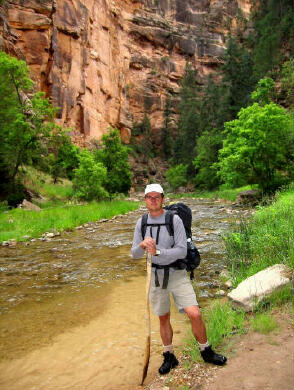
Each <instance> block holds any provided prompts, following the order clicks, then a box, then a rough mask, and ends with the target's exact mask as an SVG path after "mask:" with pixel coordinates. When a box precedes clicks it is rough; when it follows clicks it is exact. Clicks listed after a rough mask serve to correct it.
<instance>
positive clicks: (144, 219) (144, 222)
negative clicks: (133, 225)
mask: <svg viewBox="0 0 294 390" xmlns="http://www.w3.org/2000/svg"><path fill="white" fill-rule="evenodd" d="M147 219H148V213H146V214H144V215H142V220H141V234H142V238H143V240H144V238H145V234H146V230H147Z"/></svg>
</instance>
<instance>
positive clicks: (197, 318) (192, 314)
mask: <svg viewBox="0 0 294 390" xmlns="http://www.w3.org/2000/svg"><path fill="white" fill-rule="evenodd" d="M184 310H185V313H186V314H187V316H188V317H189V319H190V321H191V325H192V332H193V335H194V337H195V338H196V340H197V341H198V343H200V344H205V343H207V336H206V328H205V325H204V322H203V320H202V316H201V313H200V310H199V307H198V306H189V307H186V308H185V309H184Z"/></svg>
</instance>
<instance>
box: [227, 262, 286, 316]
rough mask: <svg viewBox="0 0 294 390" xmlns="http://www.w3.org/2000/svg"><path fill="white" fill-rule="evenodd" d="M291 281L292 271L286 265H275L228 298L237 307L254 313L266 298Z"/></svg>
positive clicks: (248, 280)
mask: <svg viewBox="0 0 294 390" xmlns="http://www.w3.org/2000/svg"><path fill="white" fill-rule="evenodd" d="M290 279H291V271H290V270H289V269H288V268H287V267H286V266H285V265H284V264H275V265H273V266H271V267H268V268H266V269H264V270H262V271H260V272H258V273H257V274H255V275H253V276H250V277H249V278H247V279H246V280H244V281H243V282H241V283H240V284H239V285H238V287H237V288H235V289H234V290H232V291H231V292H230V293H229V294H228V297H229V299H230V300H231V301H232V302H233V303H234V304H235V305H236V306H240V307H242V308H243V309H244V310H245V311H252V310H253V309H254V306H255V305H256V304H257V303H258V302H260V301H261V300H262V299H263V298H264V297H265V296H267V295H269V294H271V293H272V292H273V291H274V290H276V289H278V288H279V287H281V286H283V285H285V284H287V283H289V282H290Z"/></svg>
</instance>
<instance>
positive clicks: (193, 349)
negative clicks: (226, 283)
mask: <svg viewBox="0 0 294 390" xmlns="http://www.w3.org/2000/svg"><path fill="white" fill-rule="evenodd" d="M202 315H203V319H204V322H205V324H206V331H207V337H208V340H209V342H210V343H211V344H212V346H213V348H216V347H218V346H219V345H221V344H222V343H223V341H224V339H226V338H228V337H231V336H232V335H233V334H241V333H244V332H245V313H244V312H243V311H242V310H239V311H237V310H234V309H233V308H232V306H231V305H230V304H229V303H220V302H219V301H216V302H215V303H214V304H213V305H212V306H211V307H209V308H208V309H204V311H203V313H202ZM184 354H185V355H188V356H189V357H190V358H191V360H192V361H199V360H201V356H200V352H199V348H198V343H197V341H196V339H195V337H194V336H193V335H192V332H191V334H190V335H189V338H188V339H187V341H186V343H185V349H184Z"/></svg>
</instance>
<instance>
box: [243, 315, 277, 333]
mask: <svg viewBox="0 0 294 390" xmlns="http://www.w3.org/2000/svg"><path fill="white" fill-rule="evenodd" d="M250 326H251V328H252V329H253V330H254V331H255V332H259V333H263V334H268V333H270V332H272V331H273V330H275V329H276V328H277V327H278V325H277V322H276V320H275V319H274V318H273V317H272V316H271V315H270V314H269V313H257V314H256V316H254V317H253V318H251V319H250Z"/></svg>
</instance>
